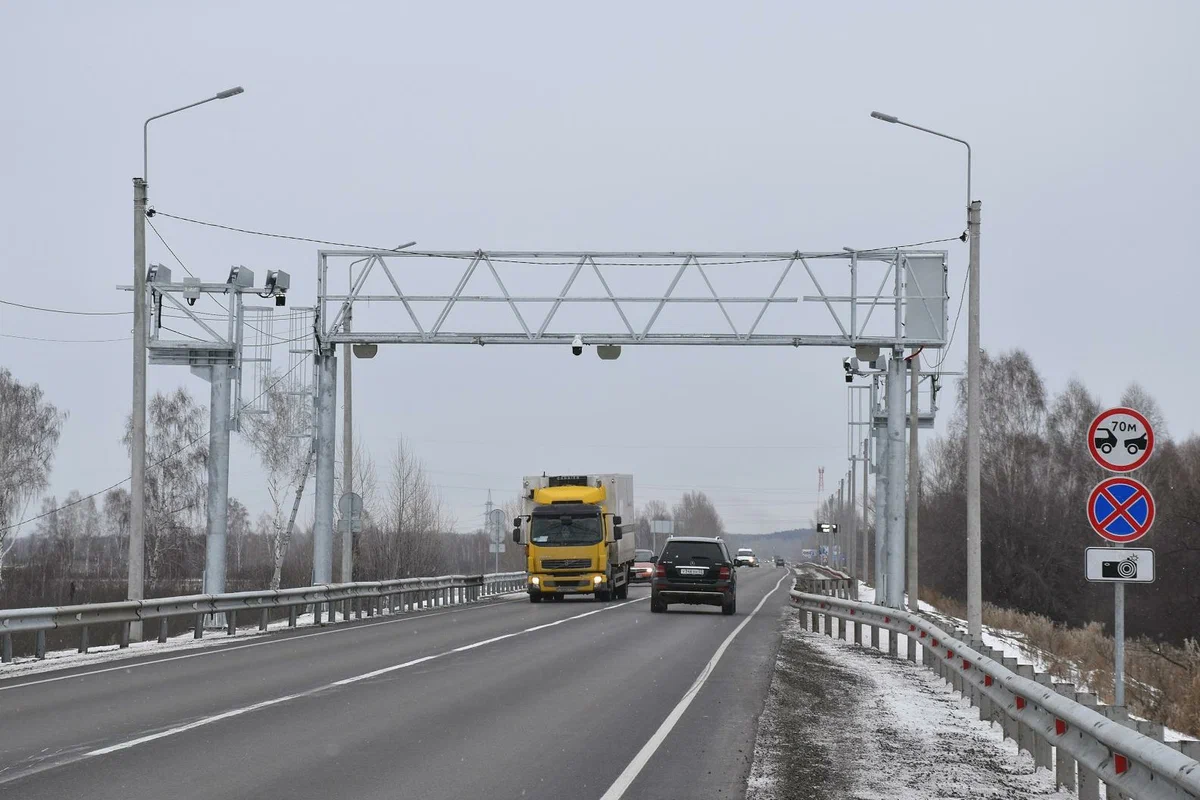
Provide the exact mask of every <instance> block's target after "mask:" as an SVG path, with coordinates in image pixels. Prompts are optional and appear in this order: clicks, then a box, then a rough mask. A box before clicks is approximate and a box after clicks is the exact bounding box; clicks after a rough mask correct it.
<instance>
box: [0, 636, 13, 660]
mask: <svg viewBox="0 0 1200 800" xmlns="http://www.w3.org/2000/svg"><path fill="white" fill-rule="evenodd" d="M3 648H4V652H3V653H0V662H3V663H5V664H11V663H12V658H13V656H12V634H11V633H6V634H4V644H3Z"/></svg>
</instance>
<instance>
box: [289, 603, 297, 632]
mask: <svg viewBox="0 0 1200 800" xmlns="http://www.w3.org/2000/svg"><path fill="white" fill-rule="evenodd" d="M288 627H289V628H294V627H296V607H295V606H294V605H291V606H288Z"/></svg>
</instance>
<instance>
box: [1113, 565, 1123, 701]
mask: <svg viewBox="0 0 1200 800" xmlns="http://www.w3.org/2000/svg"><path fill="white" fill-rule="evenodd" d="M1115 546H1116V547H1117V548H1124V547H1125V545H1123V544H1117V545H1115ZM1113 598H1114V602H1113V661H1114V662H1115V664H1114V669H1113V696H1114V697H1113V705H1117V706H1123V705H1125V584H1124V583H1121V582H1117V583H1114V584H1113Z"/></svg>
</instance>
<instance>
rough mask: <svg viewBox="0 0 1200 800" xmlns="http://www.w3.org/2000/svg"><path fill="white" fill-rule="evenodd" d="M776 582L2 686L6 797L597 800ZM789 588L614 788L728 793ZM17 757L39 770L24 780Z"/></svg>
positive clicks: (774, 574) (440, 623)
mask: <svg viewBox="0 0 1200 800" xmlns="http://www.w3.org/2000/svg"><path fill="white" fill-rule="evenodd" d="M784 574H785V573H784V571H783V570H776V569H769V568H768V569H758V570H743V571H742V572H741V573H740V574H739V580H740V585H739V598H738V606H739V614H737V615H735V616H733V617H723V616H722V615H721V614H720V612H719V610H717V609H698V608H689V607H681V608H680V610H679V611H674V610H673V611H672V612H670V613H668V614H666V615H658V614H651V613H650V612H649V607H648V603H647V602H646V601H645V599H644V598H645V596H646V595H647V594H648V592H647V590H646V589H644V588H636V589H635V590H634V591H633V592H632V593H631V600H630V601H629V602H627V603H620V602H615V603H610V604H600V603H592V602H571V601H567V602H562V603H551V604H541V605H531V604H529V603H527V602H523V601H516V602H506V603H499V604H495V605H492V606H484V607H472V608H466V609H462V610H458V611H454V612H453V613H450V614H446V615H444V616H440V617H436V616H432V615H417V616H414V617H401V618H397V621H396V622H391V620H389V621H388V623H387V624H382V625H381V624H376V625H355V626H347V627H345V628H339V629H327V631H328V630H341V631H345V633H340V634H336V635H333V634H331V635H315V636H314V635H307V636H305V635H293V636H290V637H287V639H286V641H281V642H280V643H279V644H278V645H269V646H262V647H255V648H249V647H241V648H236V649H222V650H221V651H219V652H218V653H217V654H216V655H213V656H206V657H203V658H194V659H189V660H186V661H180V662H174V663H171V662H168V663H163V664H155V665H148V666H144V667H139V668H135V669H131V670H129V671H116V672H109V673H104V674H93V675H88V674H84V675H82V676H78V677H72V678H70V679H69V680H65V681H60V682H58V683H53V684H42V685H37V686H27V687H24V688H22V687H20V686H17V688H6V684H4V683H0V709H3V717H4V721H5V724H4V725H3V726H0V769H4V770H5V772H0V794H10V793H11V796H14V797H29V798H41V797H47V798H49V797H54V798H60V797H63V796H76V795H82V794H86V795H87V796H88V797H89V798H109V797H111V798H121V799H122V800H123V799H124V798H140V797H146V798H152V797H162V796H164V795H165V794H169V795H170V796H172V797H181V798H188V797H196V798H225V797H228V798H240V797H251V796H253V797H284V796H289V797H321V798H326V797H330V796H337V797H339V798H346V799H347V800H351V799H353V798H385V797H386V798H397V797H421V798H437V797H445V798H458V797H465V796H472V795H484V794H486V795H487V796H490V797H500V798H503V797H513V798H516V797H527V798H530V797H532V798H538V797H561V796H563V795H570V796H572V797H584V798H586V797H601V796H602V795H603V794H604V793H605V791H606V790H608V789H609V787H610V786H612V785H613V782H614V781H616V780H617V778H618V776H619V775H621V773H622V771H624V770H626V767H627V766H628V765H629V764H630V763H631V762H632V761H634V759H635V757H637V756H638V753H639V751H640V750H642V749H643V746H644V745H645V744H646V743H647V741H650V740H651V737H652V736H654V734H655V732H656V731H657V730H659V728H660V726H662V724H663V722H664V720H666V719H668V717H669V716H670V715H671V712H672V710H673V709H675V708H676V707H677V705H678V704H679V703H680V701H681V700H682V699H683V698H684V696H685V694H686V693H687V692H688V689H689V687H691V686H692V685H693V682H694V681H695V680H696V678H697V676H698V675H699V674H700V673H701V670H702V669H703V668H704V666H705V664H706V663H707V662H708V661H709V660H710V659H711V658H712V657H713V655H714V653H715V652H716V651H717V650H718V648H719V647H720V646H721V644H722V643H723V642H724V641H725V640H726V639H727V637H728V636H729V635H730V634H731V633H732V632H733V630H734V629H735V628H736V627H737V626H738V625H739V624H741V623H742V622H744V621H746V620H747V617H748V615H749V614H750V612H751V611H752V610H753V609H754V608H755V606H756V605H757V604H758V602H759V601H760V600H762V599H763V598H764V597H765V596H766V595H767V594H768V593H770V592H771V591H772V589H774V588H775V587H776V585H777V583H778V581H779V580H780V578H783V577H784ZM787 585H788V582H787V581H784V583H783V585H782V586H780V588H779V589H778V590H776V591H774V592H773V593H771V595H770V597H769V598H768V599H767V601H766V602H765V604H764V605H763V607H762V609H761V611H760V612H759V613H758V614H757V615H756V616H755V617H754V618H753V619H750V620H749V622H748V623H747V624H746V625H745V627H744V628H743V629H742V630H741V632H740V634H739V635H738V636H737V637H736V638H735V639H734V640H733V641H732V643H731V644H730V645H729V647H728V650H727V651H726V652H725V653H724V656H723V657H722V659H721V660H720V662H719V663H718V664H717V665H716V666H715V668H714V669H713V670H712V672H711V674H710V675H709V676H708V677H707V682H706V683H705V684H704V685H703V686H702V687H701V688H700V690H699V691H698V692H697V693H696V694H695V696H694V698H693V699H692V701H691V704H690V705H689V706H688V707H687V709H686V711H684V712H683V713H682V715H681V716H679V717H678V722H677V724H676V725H675V726H674V727H673V728H672V729H671V730H670V732H669V733H667V734H666V736H665V738H663V739H662V743H661V746H660V747H658V748H657V750H655V751H654V752H653V753H652V754H650V755H649V757H648V759H647V760H646V761H645V767H644V769H642V770H641V772H640V773H638V774H637V775H636V777H634V779H633V781H632V784H631V785H629V786H628V790H627V791H626V792H625V795H624V796H626V797H664V798H667V797H680V798H683V797H688V798H703V797H731V796H732V797H737V796H740V795H741V793H742V791H744V787H745V777H746V774H747V772H748V769H749V759H750V757H751V755H752V749H753V743H754V731H755V724H756V719H757V715H758V714H759V712H760V710H761V708H762V703H763V700H764V698H765V696H766V692H767V689H768V686H769V683H770V673H771V667H772V665H773V663H774V650H775V647H776V646H777V642H778V621H779V612H780V609H781V608H782V607H783V606H784V605H785V604H786V591H785V590H786V588H787ZM327 631H322V632H321V633H326V632H327ZM339 682H340V683H339ZM11 683H16V684H20V683H22V681H16V682H10V684H9V685H11ZM51 687H52V689H53V691H50V689H51ZM189 726H190V727H189ZM139 740H142V741H139ZM98 751H99V753H100V754H96V755H88V754H92V753H97V752H98ZM31 769H33V770H40V771H35V772H33V773H32V774H23V773H28V771H29V770H31ZM5 775H8V776H16V777H15V779H14V778H13V777H8V778H6V777H5ZM22 775H23V776H22ZM610 796H611V795H610Z"/></svg>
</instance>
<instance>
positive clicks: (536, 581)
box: [529, 575, 542, 586]
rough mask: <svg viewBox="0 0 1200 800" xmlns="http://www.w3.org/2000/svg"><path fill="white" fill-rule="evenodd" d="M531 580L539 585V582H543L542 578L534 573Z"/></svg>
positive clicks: (535, 584)
mask: <svg viewBox="0 0 1200 800" xmlns="http://www.w3.org/2000/svg"><path fill="white" fill-rule="evenodd" d="M529 582H530V583H532V584H533V585H534V586H537V585H538V584H540V583H541V582H542V579H541V578H539V577H538V576H537V575H534V576H533V577H532V578H530V579H529Z"/></svg>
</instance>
